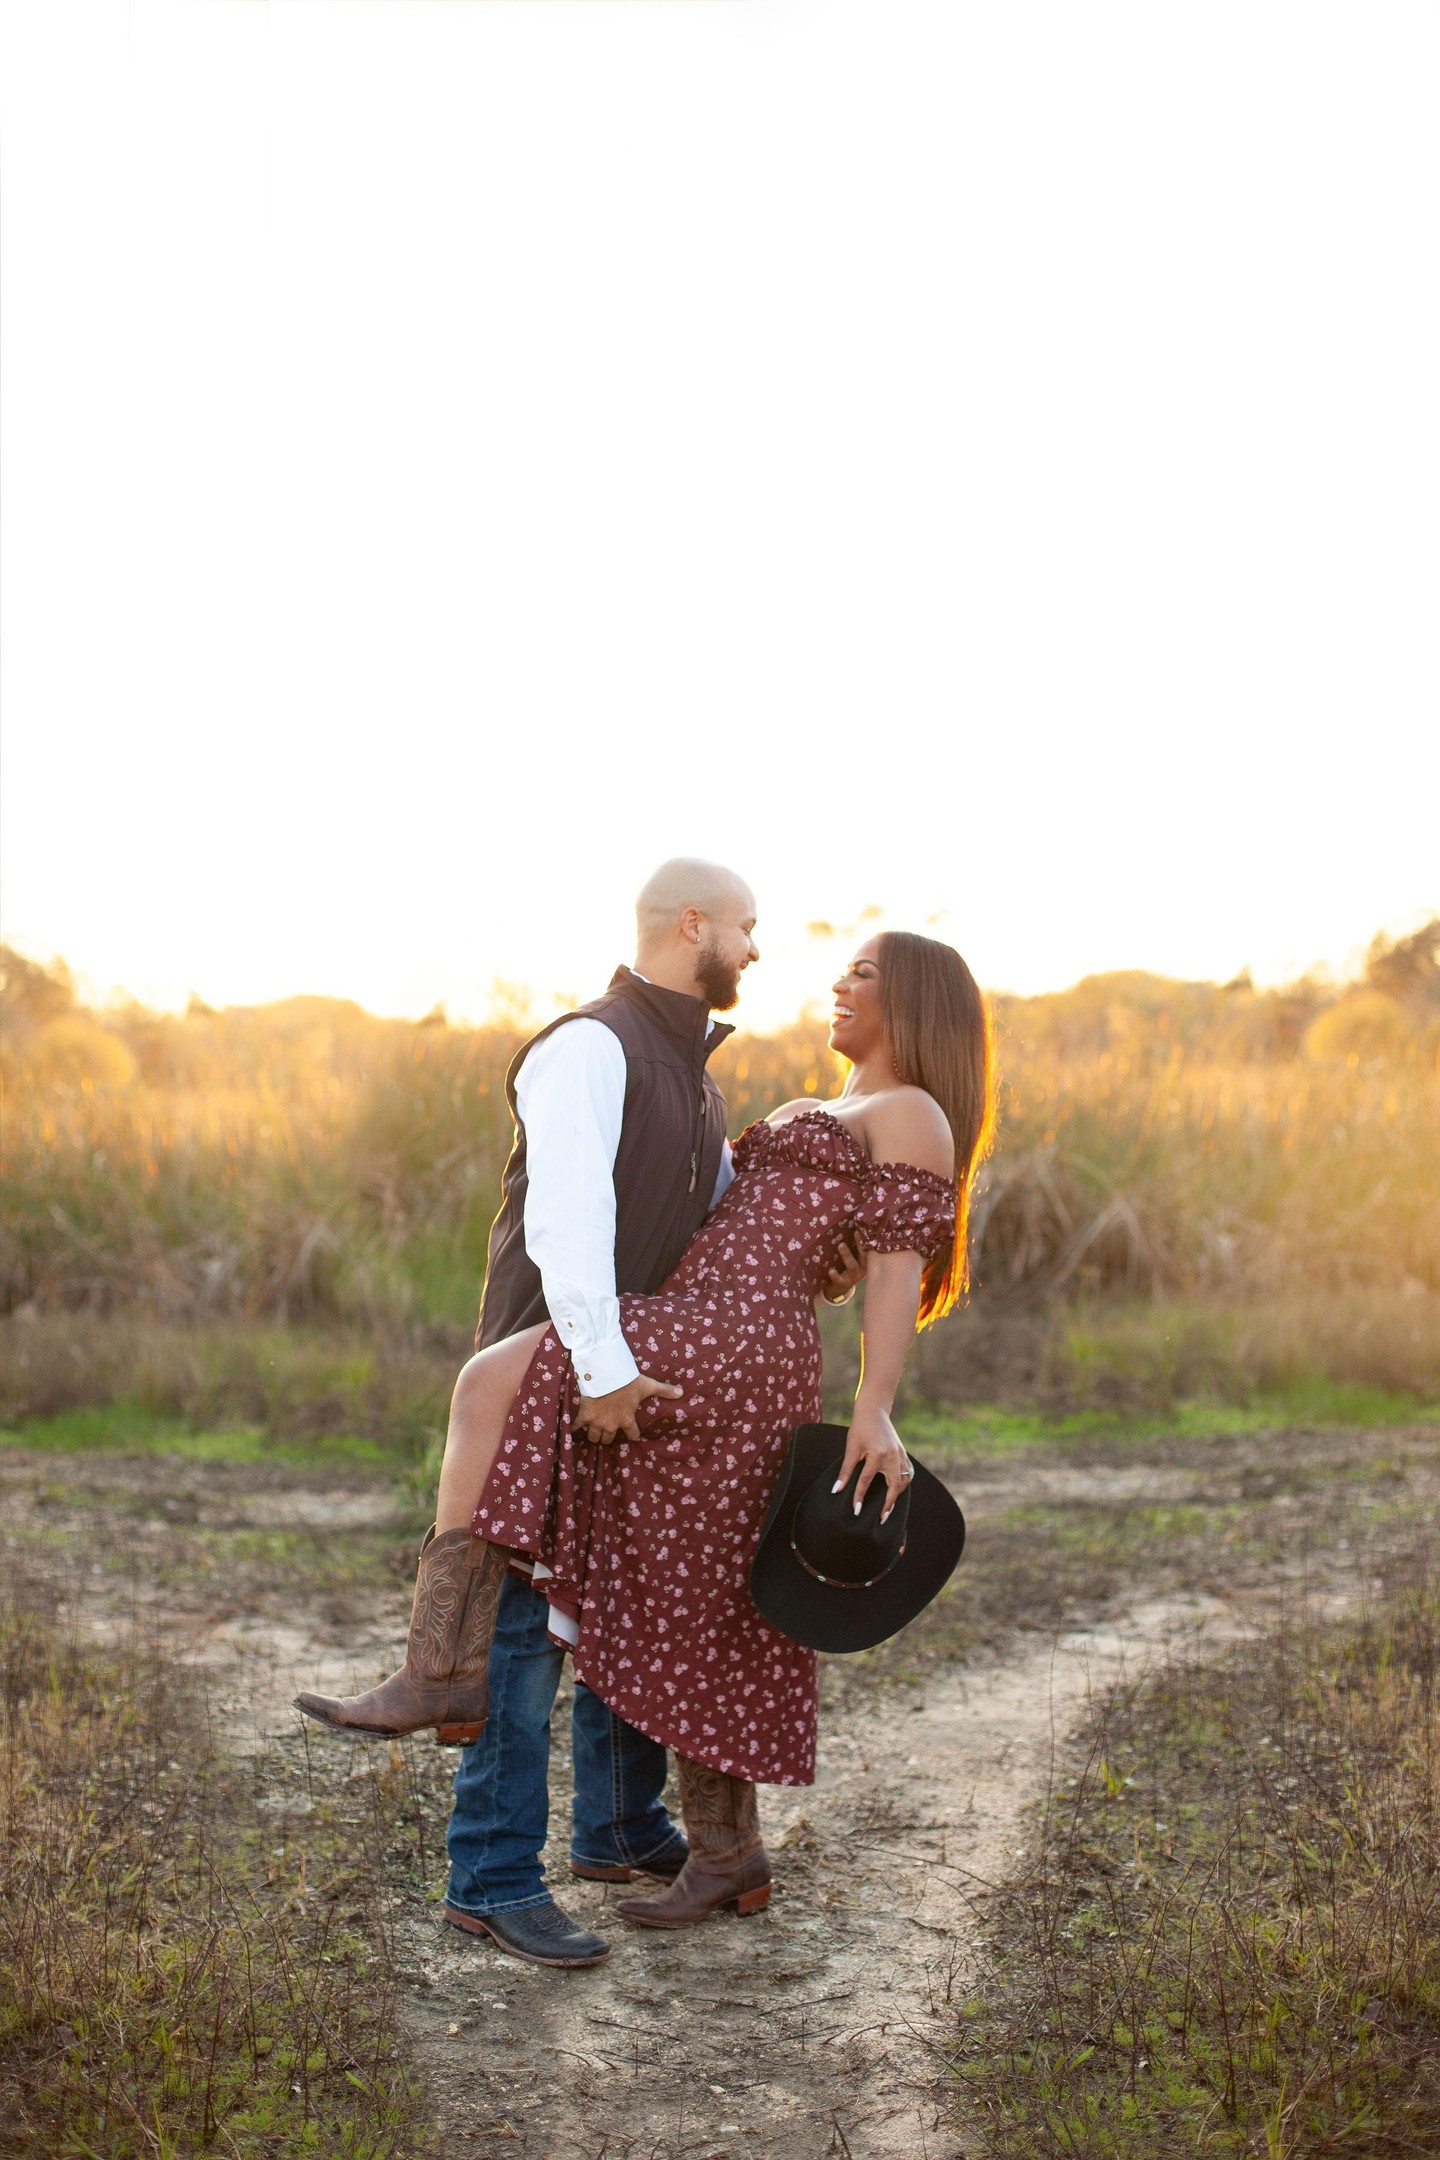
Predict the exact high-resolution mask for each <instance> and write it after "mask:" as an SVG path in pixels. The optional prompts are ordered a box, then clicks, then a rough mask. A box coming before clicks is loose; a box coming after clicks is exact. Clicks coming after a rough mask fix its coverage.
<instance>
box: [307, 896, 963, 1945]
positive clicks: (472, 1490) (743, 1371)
mask: <svg viewBox="0 0 1440 2160" xmlns="http://www.w3.org/2000/svg"><path fill="white" fill-rule="evenodd" d="M830 1044H831V1047H832V1049H835V1050H837V1051H838V1052H839V1053H840V1054H841V1056H842V1057H844V1058H846V1059H848V1061H849V1064H850V1072H849V1076H848V1078H847V1080H846V1083H845V1087H844V1089H843V1091H842V1092H841V1094H840V1095H839V1097H838V1098H837V1099H836V1100H835V1101H833V1102H831V1103H827V1104H823V1105H817V1104H816V1103H815V1102H813V1101H811V1100H809V1099H802V1100H800V1101H797V1102H789V1103H784V1104H782V1105H781V1107H780V1108H779V1109H778V1110H776V1111H774V1112H772V1114H771V1116H770V1117H769V1118H768V1119H767V1120H766V1121H764V1122H763V1123H757V1124H754V1125H751V1126H750V1127H749V1128H748V1129H747V1130H746V1132H744V1133H743V1134H742V1135H741V1137H740V1139H739V1140H738V1141H737V1143H736V1146H735V1153H734V1162H735V1171H736V1176H735V1180H734V1183H733V1184H732V1185H731V1187H730V1188H729V1190H728V1191H727V1192H726V1194H725V1196H724V1198H723V1199H722V1200H721V1202H720V1204H719V1206H718V1207H717V1208H716V1209H715V1211H714V1213H713V1214H712V1215H711V1216H710V1217H709V1219H708V1221H707V1222H706V1224H705V1226H704V1228H703V1229H702V1230H701V1231H700V1232H699V1234H698V1235H697V1236H696V1237H695V1238H694V1239H693V1240H692V1242H691V1244H690V1246H689V1248H688V1249H687V1251H686V1253H685V1256H684V1258H683V1259H682V1261H681V1263H680V1265H679V1267H678V1268H677V1269H676V1271H675V1273H674V1274H673V1275H672V1276H671V1277H670V1279H669V1281H668V1282H667V1283H666V1284H665V1285H664V1287H663V1288H662V1289H661V1290H660V1291H659V1292H657V1293H656V1294H655V1295H654V1296H653V1297H640V1296H630V1295H627V1296H625V1297H623V1298H622V1299H621V1315H622V1325H623V1327H624V1331H625V1335H626V1338H627V1340H628V1342H629V1344H630V1347H631V1349H632V1351H633V1352H634V1354H635V1358H636V1361H637V1363H638V1365H639V1368H640V1370H641V1372H642V1373H645V1374H647V1375H648V1374H653V1373H664V1374H665V1375H666V1376H667V1379H668V1380H669V1381H670V1382H671V1383H672V1384H670V1385H668V1386H667V1387H666V1388H665V1389H664V1390H663V1392H662V1393H661V1394H657V1395H655V1396H653V1397H652V1398H650V1400H649V1401H647V1402H646V1403H645V1404H644V1405H643V1406H642V1408H641V1410H640V1412H639V1431H640V1439H639V1441H638V1443H637V1442H628V1443H621V1444H620V1445H618V1446H614V1447H607V1448H602V1447H599V1446H596V1445H593V1444H592V1443H591V1442H590V1441H589V1440H588V1439H587V1438H586V1437H585V1436H584V1435H583V1434H579V1433H577V1432H576V1431H575V1430H574V1428H573V1423H572V1420H573V1417H574V1413H575V1409H576V1406H577V1404H578V1401H579V1390H578V1388H577V1385H576V1381H575V1375H574V1372H573V1370H572V1368H571V1364H570V1359H569V1355H568V1353H567V1352H566V1351H565V1350H564V1348H563V1346H562V1345H561V1343H560V1340H559V1338H558V1336H557V1335H556V1333H555V1331H554V1330H553V1329H552V1328H551V1327H549V1326H548V1325H547V1324H543V1323H542V1324H541V1325H539V1326H536V1327H532V1328H527V1329H525V1330H524V1331H522V1332H521V1333H520V1334H517V1335H514V1336H511V1337H510V1338H509V1339H508V1340H506V1341H504V1342H501V1343H497V1344H495V1345H493V1346H492V1347H491V1348H490V1349H488V1350H486V1351H484V1352H482V1353H481V1354H480V1355H479V1356H478V1357H477V1358H475V1359H472V1360H471V1362H470V1364H469V1366H468V1367H467V1368H466V1381H465V1386H466V1391H467V1403H466V1414H465V1416H464V1418H463V1419H457V1418H455V1417H453V1416H452V1424H451V1435H450V1439H449V1441H448V1442H447V1445H446V1452H445V1459H444V1462H443V1464H442V1467H441V1474H440V1491H439V1498H438V1502H437V1508H436V1523H435V1528H434V1530H433V1531H432V1532H431V1533H430V1536H429V1538H427V1540H426V1546H425V1549H424V1551H423V1552H422V1555H421V1565H420V1574H419V1580H418V1581H417V1584H416V1593H415V1613H414V1617H413V1619H412V1622H411V1634H410V1645H409V1650H408V1653H407V1658H406V1664H405V1667H404V1669H403V1671H402V1672H401V1673H398V1674H396V1675H395V1676H394V1677H393V1678H392V1679H391V1680H389V1681H386V1682H385V1683H384V1684H383V1686H382V1687H381V1688H380V1689H377V1690H373V1691H371V1693H370V1694H369V1695H368V1696H365V1697H360V1698H356V1699H355V1700H354V1701H352V1702H350V1703H336V1702H331V1701H327V1700H326V1699H324V1698H320V1697H313V1696H302V1697H300V1698H299V1702H300V1707H301V1708H302V1709H305V1710H306V1711H307V1712H308V1713H309V1714H310V1715H312V1716H316V1717H319V1718H320V1719H322V1720H323V1721H324V1722H327V1723H330V1724H334V1725H338V1726H341V1727H345V1726H351V1727H353V1726H356V1725H363V1726H366V1727H368V1729H370V1730H372V1731H373V1730H377V1729H382V1725H383V1729H384V1730H387V1731H394V1732H401V1731H414V1730H417V1729H418V1728H419V1727H421V1726H423V1725H431V1724H433V1725H434V1726H435V1727H436V1730H437V1734H438V1737H439V1738H441V1739H442V1740H470V1739H473V1738H474V1737H476V1735H477V1734H478V1733H479V1731H480V1729H481V1726H482V1725H483V1722H484V1718H485V1715H486V1712H487V1709H488V1700H487V1695H486V1684H485V1661H486V1656H487V1653H488V1648H489V1642H490V1636H491V1633H492V1632H493V1627H494V1613H495V1606H496V1603H497V1601H498V1597H499V1591H500V1584H501V1580H502V1578H503V1575H504V1572H505V1569H506V1567H507V1566H518V1567H519V1568H520V1569H521V1570H522V1571H523V1572H526V1573H530V1572H531V1571H532V1570H533V1579H534V1580H535V1581H536V1582H537V1584H538V1585H542V1586H543V1588H544V1590H545V1593H546V1595H547V1596H548V1597H549V1599H550V1603H551V1609H552V1615H553V1619H552V1629H553V1631H554V1632H555V1634H556V1635H557V1637H558V1638H559V1639H561V1640H564V1641H565V1642H567V1643H568V1644H569V1645H570V1647H571V1648H572V1650H573V1653H574V1663H575V1671H576V1674H577V1676H578V1677H579V1678H580V1679H582V1680H584V1681H585V1683H586V1684H587V1685H588V1686H589V1687H590V1688H592V1689H593V1690H594V1691H595V1693H596V1694H597V1695H599V1696H600V1698H601V1699H602V1701H604V1702H606V1703H607V1704H609V1705H610V1707H611V1708H612V1709H614V1710H615V1711H616V1712H618V1714H619V1715H620V1716H621V1717H623V1718H625V1719H627V1720H628V1721H629V1723H630V1724H632V1725H634V1726H636V1727H637V1728H638V1729H639V1730H640V1731H641V1732H644V1733H647V1734H649V1735H650V1736H651V1737H652V1738H653V1739H655V1740H658V1741H661V1742H662V1743H664V1745H666V1746H667V1747H671V1748H673V1749H674V1750H675V1752H676V1754H677V1756H678V1757H679V1764H680V1788H681V1801H682V1808H683V1812H684V1818H685V1828H686V1833H687V1836H688V1838H689V1841H690V1846H691V1858H690V1859H689V1860H688V1861H687V1862H686V1864H685V1867H684V1868H683V1869H682V1871H681V1873H680V1875H679V1876H678V1877H677V1878H676V1880H675V1882H674V1883H673V1884H671V1885H670V1887H669V1888H668V1889H667V1890H666V1891H665V1892H664V1894H663V1896H660V1897H657V1898H653V1899H630V1900H626V1901H624V1902H623V1903H622V1904H621V1906H620V1910H621V1911H622V1912H623V1913H626V1914H627V1916H628V1917H630V1918H632V1919H635V1920H639V1921H642V1922H645V1923H646V1924H649V1925H655V1926H678V1925H684V1924H687V1923H688V1922H689V1921H691V1920H695V1919H699V1918H701V1917H703V1915H704V1914H705V1913H706V1912H708V1911H711V1910H713V1909H714V1908H715V1906H717V1905H720V1904H725V1903H736V1904H738V1905H739V1906H740V1909H741V1910H755V1909H757V1908H758V1906H759V1905H761V1904H763V1903H764V1902H765V1900H766V1898H767V1897H768V1895H769V1870H768V1865H767V1863H766V1861H765V1856H764V1852H763V1848H762V1847H761V1845H760V1839H759V1830H758V1824H757V1819H756V1811H755V1783H756V1781H757V1780H760V1781H764V1782H767V1783H773V1784H782V1785H805V1784H809V1783H810V1782H811V1781H812V1780H813V1777H814V1763H815V1708H816V1683H815V1655H814V1652H813V1651H811V1650H807V1649H805V1648H803V1647H802V1646H801V1645H800V1644H798V1643H795V1642H792V1641H791V1640H790V1639H789V1638H788V1637H787V1636H784V1635H782V1634H780V1633H779V1632H778V1630H776V1629H774V1628H772V1627H770V1626H769V1625H768V1624H767V1623H766V1622H765V1621H764V1620H762V1619H761V1617H760V1615H759V1613H758V1612H757V1611H756V1609H755V1607H754V1605H753V1603H752V1602H751V1599H750V1595H749V1588H748V1583H749V1567H750V1561H751V1558H752V1556H753V1553H754V1550H755V1546H756V1543H757V1540H758V1538H759V1534H760V1526H761V1523H762V1521H763V1519H764V1515H765V1510H766V1505H767V1502H768V1500H769V1496H770V1493H771V1490H772V1488H773V1486H774V1483H775V1479H776V1476H777V1474H778V1472H779V1469H780V1464H781V1460H782V1458H783V1456H784V1453H785V1449H786V1446H787V1443H788V1441H789V1437H790V1434H791V1433H792V1432H793V1430H794V1428H795V1427H796V1426H797V1425H801V1424H805V1423H808V1422H811V1421H813V1420H815V1419H817V1418H818V1417H819V1416H820V1408H821V1404H820V1377H821V1374H820V1339H819V1333H818V1330H817V1328H816V1323H815V1312H814V1300H815V1298H816V1296H817V1294H819V1292H820V1291H821V1290H822V1289H823V1286H824V1283H825V1279H826V1271H827V1269H828V1267H829V1263H830V1259H831V1256H832V1254H833V1251H834V1246H835V1241H836V1238H837V1236H838V1235H840V1234H842V1233H844V1232H847V1231H858V1232H859V1233H860V1235H861V1236H862V1237H863V1239H864V1242H865V1245H866V1247H867V1248H868V1252H869V1258H868V1262H867V1272H866V1292H865V1325H864V1337H863V1351H862V1365H861V1378H860V1384H859V1388H858V1390H857V1393H856V1397H855V1408H854V1412H853V1415H852V1419H851V1424H850V1430H849V1442H848V1446H847V1450H846V1455H845V1461H844V1467H843V1469H842V1472H841V1476H840V1480H839V1481H838V1482H837V1487H836V1489H837V1490H839V1489H840V1486H841V1485H843V1484H846V1483H848V1481H849V1480H850V1478H851V1477H852V1475H854V1476H855V1488H854V1505H855V1508H856V1512H857V1513H858V1512H859V1509H860V1506H861V1503H862V1501H863V1499H864V1495H865V1492H866V1490H867V1489H868V1487H869V1485H870V1483H871V1482H872V1480H873V1479H875V1478H877V1477H880V1478H883V1479H884V1480H885V1484H886V1488H887V1491H886V1499H885V1504H884V1512H885V1513H886V1514H887V1515H888V1513H889V1511H890V1509H891V1508H892V1507H893V1506H894V1504H895V1501H896V1500H897V1499H898V1497H899V1495H900V1493H901V1491H902V1490H903V1489H904V1486H905V1483H906V1482H907V1480H908V1478H909V1476H910V1474H911V1473H910V1471H909V1466H908V1464H907V1461H906V1456H905V1450H904V1448H903V1447H902V1446H901V1444H900V1439H899V1435H898V1434H897V1433H896V1431H895V1427H894V1424H893V1423H892V1420H891V1407H892V1404H893V1402H894V1397H895V1389H896V1386H897V1384H898V1382H899V1379H900V1375H901V1372H902V1370H903V1368H904V1364H905V1359H906V1356H907V1354H908V1351H909V1347H910V1343H911V1341H912V1339H913V1337H914V1334H915V1331H916V1327H917V1325H918V1326H920V1327H924V1326H926V1325H928V1323H929V1322H930V1321H932V1320H935V1319H938V1318H939V1317H940V1315H941V1314H942V1313H945V1312H947V1311H949V1309H950V1307H951V1306H952V1305H953V1304H954V1303H955V1301H956V1299H957V1298H958V1297H959V1296H960V1295H961V1294H962V1292H963V1291H964V1289H965V1287H966V1282H967V1257H966V1229H967V1215H968V1206H969V1196H970V1188H971V1183H972V1180H973V1177H974V1173H975V1170H976V1168H977V1166H978V1164H979V1162H980V1160H981V1159H982V1157H983V1155H984V1152H985V1150H986V1148H987V1146H988V1144H989V1140H990V1135H991V1130H992V1126H993V1114H994V1099H993V1075H992V1060H991V1051H990V1034H989V1027H988V1021H987V1016H986V1011H985V1005H984V1000H983V998H982V997H981V995H980V992H979V990H978V988H977V987H976V984H975V981H974V978H973V976H972V975H971V973H970V970H969V969H968V968H967V967H966V965H965V962H964V961H963V960H962V959H961V958H960V955H959V954H958V953H957V952H955V951H954V950H953V949H952V948H951V947H950V946H948V945H943V944H940V943H938V942H937V941H936V940H934V939H932V938H923V937H917V936H913V935H911V934H909V933H904V932H886V933H884V934H882V935H881V936H879V937H875V938H872V939H871V940H870V941H869V942H868V943H867V944H865V945H862V946H861V948H860V950H859V951H858V952H857V953H856V955H855V958H854V959H853V961H852V962H851V963H850V966H849V967H848V968H847V970H846V971H845V973H844V975H843V976H842V977H841V979H840V980H839V982H837V983H836V985H835V1010H834V1015H833V1019H832V1024H831V1029H830ZM856 1473H858V1475H857V1474H856ZM477 1496H478V1502H477ZM377 1712H378V1713H379V1714H380V1720H381V1722H380V1723H377Z"/></svg>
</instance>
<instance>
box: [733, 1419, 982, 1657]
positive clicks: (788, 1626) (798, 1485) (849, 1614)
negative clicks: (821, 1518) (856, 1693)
mask: <svg viewBox="0 0 1440 2160" xmlns="http://www.w3.org/2000/svg"><path fill="white" fill-rule="evenodd" d="M848 1437H849V1435H848V1433H847V1430H846V1428H845V1426H843V1425H800V1426H797V1428H796V1430H795V1432H794V1433H793V1434H792V1436H791V1440H790V1446H789V1450H788V1451H787V1453H786V1457H785V1462H784V1464H783V1466H782V1468H781V1471H780V1477H779V1481H778V1483H777V1484H776V1487H775V1490H774V1492H773V1493H772V1494H771V1497H770V1506H769V1509H768V1511H767V1512H766V1516H765V1521H764V1523H763V1524H762V1526H761V1530H760V1543H759V1545H758V1546H757V1547H756V1550H755V1558H754V1559H753V1560H752V1561H751V1563H750V1595H751V1597H752V1598H753V1599H754V1601H755V1605H756V1608H757V1610H758V1611H759V1612H760V1613H761V1615H762V1616H763V1617H764V1618H765V1619H766V1620H768V1621H769V1623H770V1625H771V1626H772V1627H774V1628H778V1629H779V1630H780V1632H781V1634H782V1635H788V1636H789V1637H790V1639H791V1641H792V1642H798V1643H804V1644H805V1645H806V1646H807V1648H809V1649H811V1650H840V1651H844V1650H871V1649H873V1648H874V1646H875V1644H876V1643H881V1642H884V1641H886V1640H887V1638H888V1637H889V1636H891V1635H897V1634H898V1633H899V1632H900V1630H901V1628H903V1627H904V1626H906V1624H907V1623H908V1622H909V1621H911V1620H913V1619H914V1618H915V1615H916V1614H917V1613H918V1612H922V1611H923V1610H924V1608H925V1607H926V1606H927V1605H928V1604H929V1603H930V1600H931V1599H932V1598H933V1597H934V1596H935V1595H936V1593H937V1592H938V1591H940V1590H942V1589H943V1588H944V1586H945V1584H946V1583H947V1582H948V1581H949V1579H950V1577H951V1575H952V1574H953V1573H954V1572H955V1568H956V1566H957V1564H958V1562H959V1559H960V1555H961V1553H962V1552H963V1551H964V1549H965V1518H964V1516H963V1515H962V1514H961V1512H960V1509H959V1507H958V1505H957V1504H956V1500H955V1496H954V1494H953V1493H952V1492H951V1491H950V1490H949V1488H948V1487H947V1486H945V1485H942V1484H941V1482H940V1480H939V1478H937V1477H935V1476H933V1475H932V1473H931V1472H930V1471H929V1470H927V1469H926V1468H925V1465H924V1464H923V1463H922V1462H919V1461H917V1460H916V1458H915V1456H914V1455H912V1456H911V1457H910V1460H911V1462H912V1464H914V1468H915V1478H914V1482H913V1484H912V1485H911V1487H910V1519H909V1523H908V1525H907V1528H906V1537H905V1550H904V1552H903V1554H902V1555H901V1557H900V1559H899V1560H898V1561H897V1562H896V1564H895V1566H894V1567H893V1568H891V1570H890V1572H889V1574H888V1575H886V1576H884V1577H883V1578H882V1579H881V1581H879V1582H877V1583H873V1584H872V1585H871V1586H870V1588H869V1589H866V1590H850V1589H845V1588H843V1587H841V1586H839V1585H837V1584H834V1583H822V1582H818V1581H817V1580H816V1578H815V1577H814V1576H813V1575H811V1574H810V1573H808V1571H807V1570H806V1569H805V1568H804V1567H803V1566H802V1565H801V1562H800V1559H799V1557H798V1555H797V1554H796V1553H795V1552H794V1551H793V1550H792V1548H791V1544H790V1536H791V1530H792V1527H793V1524H794V1520H795V1511H796V1509H797V1508H798V1507H799V1505H800V1502H801V1501H802V1500H803V1499H804V1497H805V1495H806V1493H807V1492H808V1491H809V1489H810V1487H811V1486H812V1485H813V1484H814V1482H815V1480H816V1478H817V1477H819V1476H821V1475H822V1473H824V1472H825V1471H827V1470H831V1469H832V1466H833V1468H834V1469H835V1470H836V1471H838V1468H839V1463H840V1458H841V1457H842V1456H843V1455H844V1453H845V1444H846V1441H847V1439H848Z"/></svg>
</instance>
